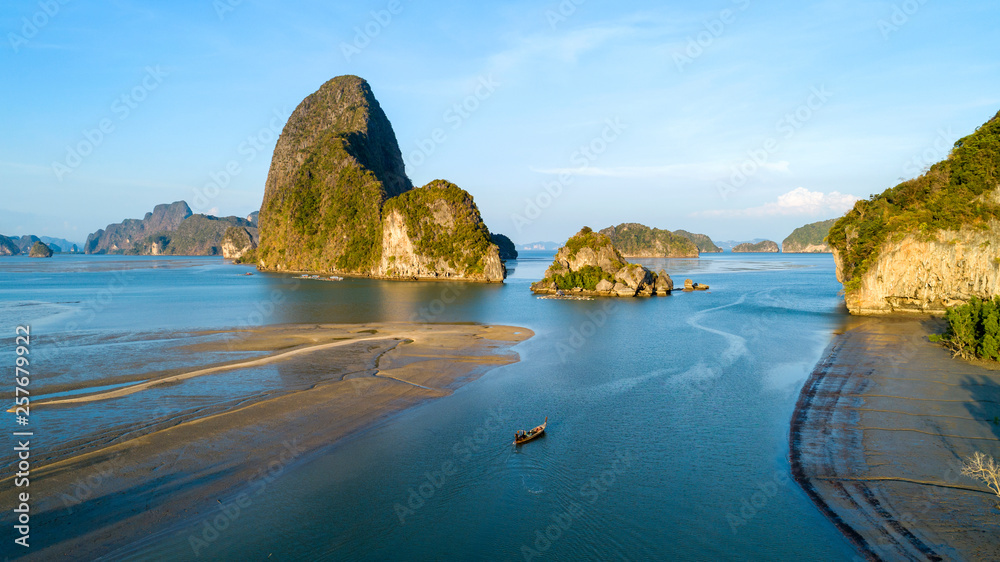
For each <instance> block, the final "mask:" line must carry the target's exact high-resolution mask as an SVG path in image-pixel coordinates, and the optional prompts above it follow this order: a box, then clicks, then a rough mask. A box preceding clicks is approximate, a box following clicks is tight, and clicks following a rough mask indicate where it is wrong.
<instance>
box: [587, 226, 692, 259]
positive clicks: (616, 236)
mask: <svg viewBox="0 0 1000 562" xmlns="http://www.w3.org/2000/svg"><path fill="white" fill-rule="evenodd" d="M601 234H604V235H605V236H607V237H608V238H610V239H611V243H612V244H614V246H615V248H617V249H618V251H619V252H621V253H622V255H623V256H636V257H667V258H670V257H697V256H698V247H697V246H696V245H695V243H694V242H692V241H691V240H690V239H688V238H686V237H684V236H681V235H680V234H676V233H673V232H670V231H669V230H662V229H659V228H650V227H648V226H646V225H643V224H638V223H634V222H632V223H622V224H619V225H618V226H609V227H608V228H605V229H603V230H601Z"/></svg>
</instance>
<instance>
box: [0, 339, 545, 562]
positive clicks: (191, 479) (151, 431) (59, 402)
mask: <svg viewBox="0 0 1000 562" xmlns="http://www.w3.org/2000/svg"><path fill="white" fill-rule="evenodd" d="M532 335H533V333H532V332H531V330H528V329H525V328H517V327H512V326H496V325H489V326H487V325H480V324H416V323H402V322H399V323H364V324H315V325H276V326H268V327H258V328H254V329H249V330H237V331H226V330H213V331H211V332H197V333H192V334H188V339H190V340H193V341H195V342H196V343H190V344H188V343H183V342H184V341H186V340H178V339H177V338H165V339H164V340H162V341H170V342H172V343H173V344H177V343H178V341H181V344H180V345H179V346H178V345H174V347H173V348H172V349H171V353H172V354H174V355H175V356H176V355H179V356H180V357H176V358H175V359H176V360H177V361H179V362H180V363H183V364H184V366H183V367H175V368H171V369H158V370H153V371H148V370H144V369H142V365H141V364H134V365H131V367H134V368H136V370H137V371H140V373H139V374H137V375H134V376H130V375H128V374H127V373H122V372H118V373H116V376H115V377H108V378H91V379H90V380H88V381H87V384H86V386H79V385H72V384H64V385H61V387H59V390H60V392H49V393H48V396H49V398H46V397H45V396H41V397H38V398H37V399H36V402H33V403H32V407H33V411H34V415H36V416H37V415H41V414H43V413H49V414H52V415H51V416H49V419H50V420H53V421H55V420H58V419H60V418H61V419H63V420H74V419H75V420H80V423H79V424H76V426H75V427H74V428H73V429H71V428H70V427H65V428H64V432H63V433H64V435H66V436H67V437H68V435H69V434H73V437H72V438H66V439H64V440H63V441H61V442H59V443H56V442H50V443H49V444H48V446H47V447H45V448H44V453H42V456H40V457H39V458H38V459H36V466H38V468H37V469H33V471H32V477H31V492H32V497H33V498H37V499H36V500H35V501H34V503H33V504H32V523H33V528H34V529H37V530H38V532H37V535H35V537H34V538H35V541H36V544H37V545H39V546H37V547H35V548H33V549H32V551H31V554H30V556H28V557H27V559H39V560H42V559H52V558H53V557H56V556H73V557H78V558H79V557H83V558H94V557H97V556H100V555H105V554H108V553H112V552H118V553H119V554H120V555H121V554H124V553H123V552H122V551H121V549H122V548H125V547H129V546H133V547H134V546H136V545H140V544H142V540H143V539H144V538H148V537H149V536H150V535H157V534H162V533H174V532H181V533H183V532H185V531H184V529H188V532H189V534H190V535H191V539H190V543H191V546H192V552H194V553H197V552H198V550H199V545H204V546H207V545H208V544H209V543H210V542H211V541H212V537H213V536H217V534H218V531H219V530H221V529H218V528H217V527H220V526H228V524H229V521H230V520H231V519H234V518H236V517H238V514H239V512H240V509H241V506H242V507H246V506H248V505H249V504H251V503H252V502H253V500H254V498H255V496H256V494H259V493H262V492H263V490H264V489H265V488H266V487H267V484H268V482H269V479H270V478H273V477H274V476H275V475H277V474H280V473H281V472H283V471H285V470H289V469H291V466H292V465H293V464H295V463H299V462H301V461H303V460H305V459H307V458H309V457H310V456H315V455H316V454H320V453H321V452H322V451H323V450H324V449H325V448H328V447H331V446H334V445H336V444H337V443H338V442H340V441H341V440H343V439H344V438H346V437H349V436H355V435H357V434H359V432H361V431H363V430H364V429H365V428H367V427H371V426H373V425H375V424H377V423H378V422H379V421H380V420H385V419H387V418H388V417H390V416H392V415H393V414H394V413H396V412H399V411H401V410H403V409H406V408H408V407H410V406H413V405H415V404H419V403H421V402H424V401H427V400H430V399H433V398H438V397H442V396H446V395H449V394H451V393H452V392H453V391H454V390H455V389H456V388H457V387H459V386H461V385H462V384H464V383H466V382H469V381H471V380H474V379H476V378H478V377H479V376H480V375H482V374H483V373H485V372H486V371H488V370H490V369H492V368H495V367H497V366H501V365H506V364H510V363H514V362H517V361H518V359H519V357H518V354H517V353H516V352H514V351H513V350H512V349H511V347H512V346H514V345H515V344H517V343H519V342H522V341H524V340H526V339H528V338H530V337H531V336H532ZM227 353H229V354H232V353H235V354H242V355H245V357H242V358H240V359H235V360H230V361H222V362H204V361H199V359H202V360H204V359H208V358H216V357H218V356H219V355H220V354H227ZM185 355H186V356H185ZM265 368H266V369H270V370H273V371H272V372H276V374H277V375H278V376H277V378H272V379H270V381H271V384H267V383H266V381H261V380H259V379H260V373H255V372H254V370H255V369H257V370H260V369H265ZM241 378H245V379H246V380H247V384H246V385H243V388H242V389H241V388H240V386H241ZM123 379H124V380H126V381H127V380H130V379H131V382H121V381H122V380H123ZM213 379H220V380H213ZM185 385H191V386H194V385H199V386H201V390H206V389H208V390H211V389H212V388H217V387H218V386H219V385H223V386H225V387H228V389H229V391H228V393H220V396H221V395H223V394H227V395H228V396H227V399H225V400H222V401H218V402H215V403H212V402H205V401H203V400H199V399H195V398H194V395H193V394H192V398H193V399H192V400H191V402H190V403H185V399H184V393H183V392H182V389H183V387H184V386H185ZM88 389H96V391H90V392H88ZM121 409H126V410H132V411H133V412H138V415H133V416H121V417H115V415H114V412H115V411H120V410H121ZM93 419H111V420H116V421H113V422H111V423H106V424H103V425H91V424H89V423H88V420H93ZM67 425H72V422H71V421H67ZM38 449H39V450H40V451H41V450H43V448H41V447H39V448H38ZM12 472H13V467H7V469H5V470H4V473H3V474H2V478H3V479H2V480H0V482H3V483H4V486H6V485H9V484H10V483H11V480H12V477H13V476H12ZM216 519H218V521H216ZM203 521H204V522H207V523H206V524H207V525H208V527H205V526H204V525H202V524H201V523H202V522H203ZM3 523H4V524H12V520H11V512H6V513H4V515H3ZM206 529H207V530H206ZM213 534H214V535H213Z"/></svg>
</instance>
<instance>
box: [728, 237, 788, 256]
mask: <svg viewBox="0 0 1000 562" xmlns="http://www.w3.org/2000/svg"><path fill="white" fill-rule="evenodd" d="M780 251H781V249H780V248H778V244H777V243H775V242H772V241H770V240H763V241H761V242H757V243H755V244H751V243H750V242H744V243H742V244H737V245H736V246H734V247H733V253H772V254H774V253H778V252H780Z"/></svg>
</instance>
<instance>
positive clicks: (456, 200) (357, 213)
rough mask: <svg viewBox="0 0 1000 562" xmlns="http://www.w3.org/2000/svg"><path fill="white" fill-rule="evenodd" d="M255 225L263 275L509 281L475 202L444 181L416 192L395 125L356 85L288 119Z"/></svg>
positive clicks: (348, 82)
mask: <svg viewBox="0 0 1000 562" xmlns="http://www.w3.org/2000/svg"><path fill="white" fill-rule="evenodd" d="M396 215H398V218H394V219H392V221H390V218H389V217H390V216H393V217H395V216H396ZM258 221H259V228H260V242H259V245H258V247H257V250H256V252H255V255H256V258H257V260H258V262H257V263H258V267H260V268H261V269H275V270H293V271H296V270H297V271H322V272H341V273H346V274H354V275H374V276H380V277H404V278H411V279H412V278H426V277H432V278H437V277H459V278H466V279H476V280H483V281H501V280H502V279H503V266H502V264H501V262H500V260H499V259H498V258H497V255H496V254H495V253H494V252H496V247H495V246H494V245H493V244H492V243H491V242H490V233H489V230H488V229H487V228H486V225H485V224H483V220H482V217H481V216H480V214H479V210H478V209H477V208H476V205H475V203H474V202H473V200H472V196H471V195H469V194H468V193H467V192H466V191H464V190H462V189H461V188H459V187H457V186H455V185H454V184H451V183H448V182H446V181H443V180H436V181H434V182H431V183H429V184H428V185H427V186H424V187H423V188H420V189H413V185H412V183H411V182H410V180H409V178H407V177H406V173H405V166H404V163H403V157H402V153H401V152H400V150H399V145H398V144H397V141H396V135H395V133H394V132H393V130H392V125H391V124H390V123H389V119H388V118H387V117H386V116H385V113H384V112H383V111H382V108H381V106H380V105H379V103H378V101H377V100H376V99H375V96H374V95H373V94H372V91H371V88H370V87H369V85H368V83H367V82H365V81H364V80H363V79H361V78H359V77H357V76H338V77H336V78H333V79H331V80H329V81H327V82H326V83H325V84H323V85H322V86H321V87H320V88H319V89H318V90H317V91H316V92H314V93H313V94H311V95H309V96H308V97H306V98H305V99H304V100H303V101H302V103H300V104H299V106H298V107H296V109H295V111H294V112H293V113H292V115H291V116H290V117H289V119H288V123H287V124H286V125H285V128H284V130H282V133H281V136H280V137H279V138H278V142H277V144H276V146H275V149H274V156H273V158H272V160H271V168H270V170H269V171H268V176H267V185H266V188H265V192H264V200H263V202H262V204H261V209H260V215H259V218H258ZM400 222H402V223H403V225H405V227H406V229H405V232H403V231H402V230H403V229H402V226H403V225H401V224H400ZM407 238H408V239H409V240H406V239H407ZM411 245H412V250H411Z"/></svg>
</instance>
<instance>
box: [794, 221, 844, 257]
mask: <svg viewBox="0 0 1000 562" xmlns="http://www.w3.org/2000/svg"><path fill="white" fill-rule="evenodd" d="M836 222H837V219H830V220H825V221H819V222H814V223H809V224H807V225H805V226H800V227H798V228H796V229H795V230H793V231H792V233H791V234H789V235H788V237H787V238H785V239H784V240H783V241H782V242H781V252H782V253H784V254H828V253H830V252H832V251H833V249H832V248H830V245H829V244H827V243H826V235H827V234H829V233H830V229H831V228H833V225H834V224H835V223H836Z"/></svg>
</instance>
